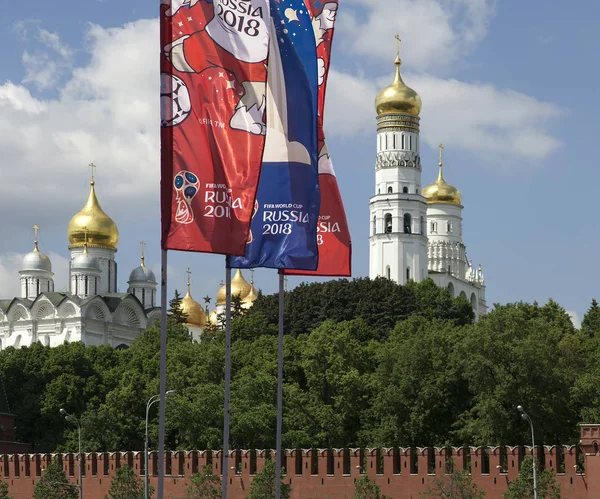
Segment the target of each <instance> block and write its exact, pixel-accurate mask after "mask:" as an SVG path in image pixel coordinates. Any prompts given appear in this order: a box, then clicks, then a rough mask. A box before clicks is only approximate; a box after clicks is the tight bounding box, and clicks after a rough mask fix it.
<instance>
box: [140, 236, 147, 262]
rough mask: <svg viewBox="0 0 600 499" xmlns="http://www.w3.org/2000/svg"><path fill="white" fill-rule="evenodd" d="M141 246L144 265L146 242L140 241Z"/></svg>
mask: <svg viewBox="0 0 600 499" xmlns="http://www.w3.org/2000/svg"><path fill="white" fill-rule="evenodd" d="M140 246H141V247H142V265H143V264H144V259H145V257H146V251H145V250H146V241H140Z"/></svg>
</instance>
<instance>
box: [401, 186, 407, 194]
mask: <svg viewBox="0 0 600 499" xmlns="http://www.w3.org/2000/svg"><path fill="white" fill-rule="evenodd" d="M402 192H403V193H404V194H408V187H406V186H404V187H403V188H402Z"/></svg>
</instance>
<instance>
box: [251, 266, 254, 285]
mask: <svg viewBox="0 0 600 499" xmlns="http://www.w3.org/2000/svg"><path fill="white" fill-rule="evenodd" d="M250 284H254V269H251V270H250Z"/></svg>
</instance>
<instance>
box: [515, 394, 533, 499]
mask: <svg viewBox="0 0 600 499" xmlns="http://www.w3.org/2000/svg"><path fill="white" fill-rule="evenodd" d="M517 410H518V411H519V412H520V413H521V417H522V418H523V419H524V420H525V421H529V426H530V427H531V446H532V447H533V451H532V453H533V499H537V496H538V493H537V466H536V464H537V463H536V460H535V436H534V434H533V421H532V420H531V418H530V417H529V414H527V413H526V412H525V409H523V406H522V405H518V406H517Z"/></svg>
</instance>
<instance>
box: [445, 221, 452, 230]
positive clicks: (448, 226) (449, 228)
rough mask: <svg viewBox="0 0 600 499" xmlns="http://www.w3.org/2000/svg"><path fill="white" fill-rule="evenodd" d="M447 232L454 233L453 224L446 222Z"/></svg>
mask: <svg viewBox="0 0 600 499" xmlns="http://www.w3.org/2000/svg"><path fill="white" fill-rule="evenodd" d="M446 230H447V231H448V232H452V222H446Z"/></svg>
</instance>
